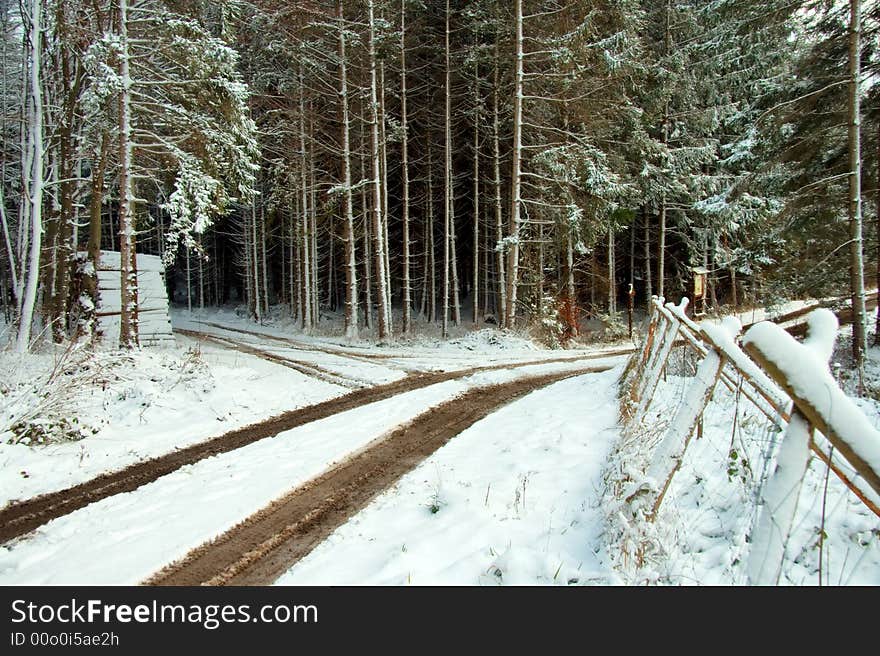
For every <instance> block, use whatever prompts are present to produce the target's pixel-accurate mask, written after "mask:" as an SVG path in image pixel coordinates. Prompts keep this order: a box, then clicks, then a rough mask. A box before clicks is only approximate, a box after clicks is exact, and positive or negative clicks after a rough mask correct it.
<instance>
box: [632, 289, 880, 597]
mask: <svg viewBox="0 0 880 656" xmlns="http://www.w3.org/2000/svg"><path fill="white" fill-rule="evenodd" d="M687 303H688V301H687V299H686V298H685V299H683V300H682V301H681V303H679V304H678V305H674V304H672V303H664V302H663V299H659V298H656V297H655V298H654V299H653V301H652V313H651V316H650V320H649V323H648V328H647V333H646V336H645V339H644V343H643V348H642V349H641V350H640V351H639V352H637V353H636V354H635V355H634V356H633V358H632V360H631V361H630V363H629V366H628V368H627V372H626V373H625V374H624V379H623V381H624V385H623V386H622V390H623V398H622V401H623V402H622V406H621V410H622V417H623V421H624V423H625V426H626V431H625V435H628V436H630V437H631V438H632V436H638V435H639V434H644V433H645V432H646V430H647V429H649V428H650V426H646V424H650V423H651V421H654V419H653V418H649V417H648V411H649V409H650V408H651V406H652V403H654V402H655V398H656V395H657V391H658V385H659V384H660V381H661V377H663V376H664V375H665V371H666V368H667V364H668V361H669V357H670V353H671V352H672V349H673V347H674V346H676V345H682V346H683V347H684V349H686V350H688V351H689V352H690V353H691V354H692V355H695V356H696V358H697V360H698V363H697V364H696V370H695V372H694V373H693V375H692V376H690V377H688V378H689V380H690V382H689V383H687V387H686V390H685V391H684V393H683V395H682V398H681V399H680V402H679V403H678V404H677V408H676V410H675V411H674V413H670V415H671V417H670V418H669V420H668V424H667V425H666V427H665V430H663V431H662V433H661V435H660V436H659V442H658V443H657V445H656V447H654V448H653V452H652V453H651V454H650V458H649V462H648V463H647V466H646V467H645V470H644V472H643V474H642V475H641V477H638V476H633V475H632V472H630V473H629V474H628V476H629V478H631V479H634V480H630V482H629V485H628V486H626V487H625V491H624V492H623V493H622V495H623V499H624V501H625V503H626V504H627V505H628V506H629V510H630V516H632V517H635V516H638V515H639V514H641V516H642V517H643V518H644V519H645V521H647V522H653V521H654V520H655V518H656V517H657V514H658V512H659V511H660V508H661V504H663V501H664V498H666V496H667V494H668V493H669V490H670V485H671V484H672V482H673V479H674V477H675V475H676V473H677V472H678V471H679V469H680V467H681V464H682V461H683V458H684V456H685V453H686V451H687V449H688V447H689V445H690V444H691V442H692V439H693V436H694V435H695V434H696V435H697V437H698V438H699V437H700V436H701V435H702V433H703V414H704V412H705V410H706V407H707V405H708V404H709V402H710V401H711V399H712V398H713V395H715V392H716V388H717V387H718V384H719V383H721V384H722V385H723V386H724V387H726V388H727V389H729V390H730V391H731V392H734V393H735V394H736V395H737V399H738V398H739V397H740V396H741V397H742V398H744V399H746V400H748V401H749V402H751V404H752V405H753V406H754V407H755V408H757V410H758V411H760V413H761V414H763V416H764V417H765V418H766V419H767V420H768V421H769V422H770V423H771V424H772V425H773V426H775V427H776V428H777V429H778V430H780V431H784V434H783V438H782V441H781V444H780V445H779V447H778V449H777V453H776V458H775V464H776V467H775V471H774V472H773V473H772V474H770V475H769V478H768V480H767V481H766V482H763V481H759V485H758V494H757V499H756V500H757V501H758V502H759V506H760V507H759V508H758V517H757V521H756V522H755V526H754V528H753V530H752V532H751V536H750V538H751V548H750V550H749V556H748V580H749V581H750V582H752V583H758V584H767V583H777V582H778V581H779V579H780V572H781V567H782V560H783V557H784V552H785V545H786V542H787V541H788V539H789V537H790V534H791V531H792V526H793V521H794V514H795V509H796V507H797V503H798V495H799V493H800V487H801V482H802V480H803V477H804V473H805V471H806V469H807V466H808V464H809V452H810V450H812V451H813V452H814V453H816V454H817V455H818V456H819V458H820V459H821V460H822V461H823V462H824V463H825V464H826V465H827V466H828V468H829V470H830V471H833V472H834V473H835V474H836V476H837V477H838V478H839V479H840V481H841V482H842V483H843V485H845V486H846V487H847V488H849V490H850V491H851V492H852V493H853V494H854V495H855V496H856V497H857V498H858V499H859V500H860V501H861V502H862V503H863V504H864V505H865V506H866V507H867V508H869V509H870V510H871V511H872V512H873V513H874V514H875V515H877V516H878V517H880V433H878V431H877V430H876V429H874V428H873V426H872V425H871V423H870V422H869V421H868V419H867V418H866V417H865V416H864V415H863V414H862V412H861V411H860V410H859V408H858V407H857V406H856V405H855V403H854V402H853V401H852V400H851V399H850V398H849V397H847V396H846V394H845V393H844V392H843V391H842V390H841V389H840V387H839V386H838V384H837V382H836V381H835V379H834V377H833V376H832V375H831V372H830V370H829V366H828V363H829V360H830V357H831V353H832V351H833V346H834V340H835V338H836V332H837V319H836V317H835V316H834V315H833V314H832V313H831V312H830V311H829V310H824V309H818V310H814V311H813V312H811V313H810V315H809V317H808V329H807V336H806V338H805V340H804V342H803V343H799V342H797V341H796V340H795V339H794V338H793V337H792V336H791V335H789V334H788V333H786V332H785V331H784V330H783V329H782V328H781V327H779V326H777V325H775V324H773V323H770V322H762V323H760V324H757V325H755V326H752V327H751V328H750V329H749V330H748V331H747V332H746V334H745V335H744V336H743V338H742V343H743V348H741V347H740V346H739V344H738V343H737V340H738V338H739V335H740V332H741V330H742V327H741V324H740V323H739V321H738V320H737V319H735V318H728V319H726V320H725V321H724V322H722V323H721V324H720V325H718V324H711V323H708V322H707V323H704V324H697V323H695V322H694V321H692V320H691V319H690V318H689V317H687V315H686V313H685V311H686V309H687ZM817 430H818V431H819V432H820V433H821V435H820V434H817V432H816V431H817ZM771 455H772V454H771V453H770V452H769V450H768V452H767V454H766V457H767V458H768V460H769V458H770V457H771ZM762 483H763V484H762ZM820 562H821V561H820Z"/></svg>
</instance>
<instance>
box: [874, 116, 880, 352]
mask: <svg viewBox="0 0 880 656" xmlns="http://www.w3.org/2000/svg"><path fill="white" fill-rule="evenodd" d="M875 203H876V210H875V212H874V213H875V214H876V221H877V286H878V287H880V120H878V121H877V191H876V194H875ZM874 344H875V345H878V344H880V296H878V302H877V321H876V324H875V325H874Z"/></svg>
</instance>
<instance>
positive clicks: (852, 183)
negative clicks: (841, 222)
mask: <svg viewBox="0 0 880 656" xmlns="http://www.w3.org/2000/svg"><path fill="white" fill-rule="evenodd" d="M861 25H862V21H861V3H860V0H850V27H849V74H850V81H849V169H850V177H849V226H850V231H849V236H850V247H849V253H850V265H849V266H850V289H851V292H852V307H853V346H852V349H853V363H854V365H855V367H856V369H858V370H859V380H860V382H862V381H863V369H864V357H865V351H867V349H868V342H867V330H866V326H867V316H866V311H865V268H864V256H863V245H862V173H861V169H862V155H861V135H860V128H861V106H860V105H861V98H860V96H861V91H860V89H859V86H860V83H861V62H860V59H861V30H862V27H861Z"/></svg>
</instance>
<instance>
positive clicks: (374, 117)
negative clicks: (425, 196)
mask: <svg viewBox="0 0 880 656" xmlns="http://www.w3.org/2000/svg"><path fill="white" fill-rule="evenodd" d="M367 11H368V13H369V28H370V40H369V64H370V147H371V152H370V159H371V160H372V165H373V172H372V175H373V181H372V187H373V255H374V257H375V258H376V296H377V299H376V300H377V304H378V310H379V326H378V327H379V335H378V336H379V339H380V340H384V339H387V338H388V337H389V336H390V335H391V312H390V308H389V303H388V279H387V277H386V272H385V257H384V253H385V245H384V235H385V233H384V226H383V216H382V215H383V212H382V174H381V171H380V142H379V115H378V98H377V92H378V90H377V84H378V83H377V79H376V19H375V14H374V3H373V0H367Z"/></svg>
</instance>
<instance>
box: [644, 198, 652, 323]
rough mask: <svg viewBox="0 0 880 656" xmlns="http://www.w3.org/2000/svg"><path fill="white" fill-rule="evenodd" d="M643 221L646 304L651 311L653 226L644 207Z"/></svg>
mask: <svg viewBox="0 0 880 656" xmlns="http://www.w3.org/2000/svg"><path fill="white" fill-rule="evenodd" d="M642 220H643V221H644V222H645V224H644V226H643V229H644V231H645V304H646V306H647V307H648V308H649V309H650V307H651V297H652V296H653V295H654V289H653V288H652V285H651V226H650V222H649V221H648V210H647V209H646V208H645V207H644V206H643V207H642Z"/></svg>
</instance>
